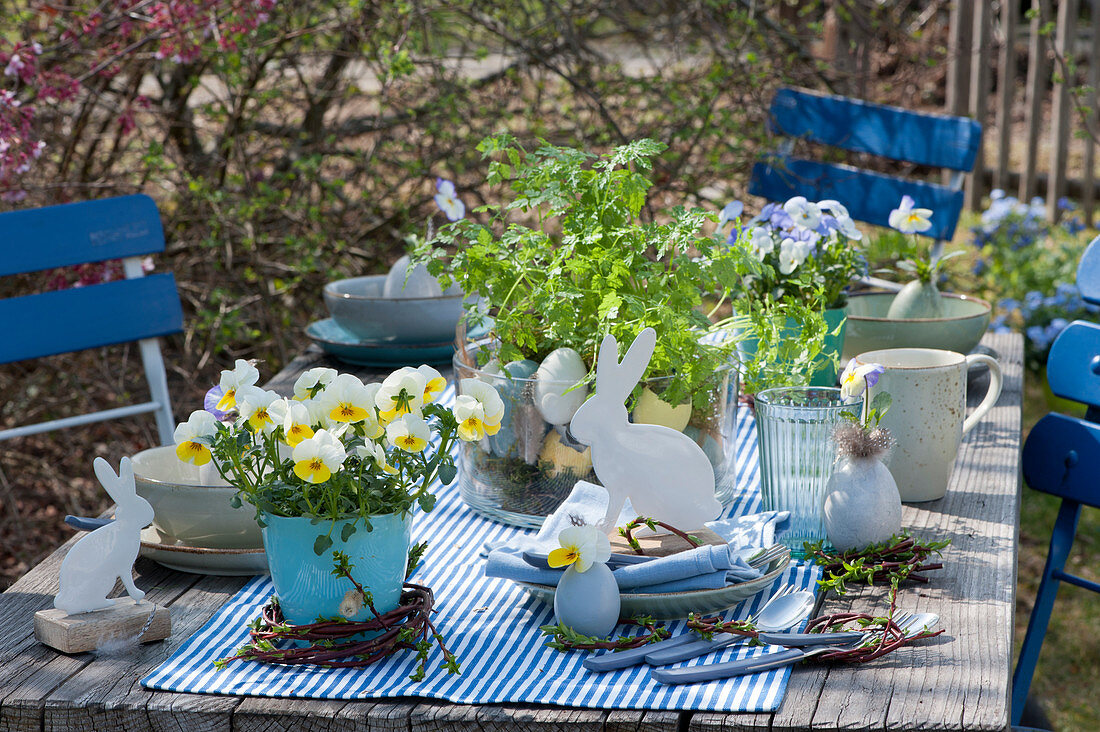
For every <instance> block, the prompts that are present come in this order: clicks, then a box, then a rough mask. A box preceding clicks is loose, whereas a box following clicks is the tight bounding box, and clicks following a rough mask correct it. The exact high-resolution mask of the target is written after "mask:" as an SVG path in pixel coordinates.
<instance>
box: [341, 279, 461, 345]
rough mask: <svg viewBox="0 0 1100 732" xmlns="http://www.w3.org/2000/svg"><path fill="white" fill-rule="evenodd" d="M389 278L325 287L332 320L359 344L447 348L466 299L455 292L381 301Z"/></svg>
mask: <svg viewBox="0 0 1100 732" xmlns="http://www.w3.org/2000/svg"><path fill="white" fill-rule="evenodd" d="M385 284H386V275H371V276H368V277H353V278H351V279H347V280H337V281H335V282H330V283H328V284H327V285H325V289H324V292H323V293H322V294H323V296H324V300H325V305H326V306H327V307H328V310H329V313H331V314H332V319H333V320H334V321H336V324H337V325H339V326H340V327H341V328H343V329H344V330H346V331H347V332H348V333H351V334H352V335H353V336H354V337H355V338H356V339H358V341H359V342H360V343H369V344H374V345H380V346H381V345H385V346H395V345H401V346H407V345H420V344H426V343H430V344H438V343H449V342H451V341H454V339H455V326H456V325H458V319H459V318H460V317H462V313H463V312H464V309H463V305H462V301H463V299H464V296H463V294H462V291H461V290H459V289H458V288H457V287H452V288H451V289H449V290H447V292H445V293H444V294H443V296H442V297H408V298H388V297H383V296H382V288H383V287H384V286H385Z"/></svg>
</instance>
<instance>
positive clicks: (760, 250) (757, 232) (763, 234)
mask: <svg viewBox="0 0 1100 732" xmlns="http://www.w3.org/2000/svg"><path fill="white" fill-rule="evenodd" d="M749 249H751V250H752V253H753V255H754V256H755V257H756V259H757V260H758V261H761V262H763V261H764V257H766V256H768V255H769V254H771V253H772V252H773V251H775V240H774V239H772V235H771V232H770V231H768V230H767V229H765V228H764V227H763V226H754V227H752V230H751V231H750V232H749Z"/></svg>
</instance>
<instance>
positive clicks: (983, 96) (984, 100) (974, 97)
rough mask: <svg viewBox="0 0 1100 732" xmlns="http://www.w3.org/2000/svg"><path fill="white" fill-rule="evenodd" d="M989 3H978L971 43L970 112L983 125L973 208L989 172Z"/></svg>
mask: <svg viewBox="0 0 1100 732" xmlns="http://www.w3.org/2000/svg"><path fill="white" fill-rule="evenodd" d="M989 15H990V13H989V3H988V2H977V3H975V4H974V16H973V22H974V29H973V39H972V43H971V47H970V59H969V61H970V116H971V117H973V118H974V119H976V120H977V121H978V123H979V124H981V126H982V139H981V142H980V144H979V145H978V155H977V157H975V158H974V172H972V173H969V174H968V175H967V176H966V184H965V185H966V196H965V203H964V205H965V206H966V208H968V209H970V210H971V211H974V210H977V209H978V208H980V207H981V203H982V194H983V192H984V191H983V186H982V182H983V180H984V174H985V137H986V135H985V133H986V130H988V125H987V120H986V108H987V107H988V100H989V81H990V78H991V77H990V73H989V56H990V55H989V54H987V47H988V46H989V36H990V27H989V24H990V17H989Z"/></svg>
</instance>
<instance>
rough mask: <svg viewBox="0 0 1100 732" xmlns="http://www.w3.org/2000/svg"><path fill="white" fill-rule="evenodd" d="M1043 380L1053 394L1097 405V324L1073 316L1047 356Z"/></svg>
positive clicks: (1099, 345)
mask: <svg viewBox="0 0 1100 732" xmlns="http://www.w3.org/2000/svg"><path fill="white" fill-rule="evenodd" d="M1047 383H1048V384H1050V390H1051V391H1052V392H1053V393H1054V395H1055V396H1059V397H1062V398H1063V399H1070V400H1072V401H1075V402H1081V403H1082V404H1087V405H1089V406H1092V407H1096V406H1100V325H1096V324H1095V323H1089V322H1087V321H1084V320H1075V321H1073V322H1072V323H1070V324H1069V325H1067V326H1066V327H1065V328H1064V329H1063V330H1062V332H1061V333H1059V334H1058V337H1057V338H1055V339H1054V344H1053V345H1051V347H1050V354H1049V355H1048V356H1047Z"/></svg>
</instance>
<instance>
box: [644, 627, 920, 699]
mask: <svg viewBox="0 0 1100 732" xmlns="http://www.w3.org/2000/svg"><path fill="white" fill-rule="evenodd" d="M904 616H905V617H904V619H903V621H902V622H898V627H899V628H901V632H902V634H904V635H907V636H908V635H911V634H913V635H915V633H911V632H910V631H914V630H918V628H919V630H923V629H924V628H926V627H928V626H930V625H935V624H936V623H938V622H939V617H938V616H936V615H932V614H930V613H919V614H917V615H912V614H910V613H904ZM895 622H897V620H896V618H895ZM877 632H878V631H874V630H872V631H866V632H862V633H854V634H853V636H852V640H851V641H849V642H847V643H837V644H830V645H823V646H813V647H811V648H809V649H806V648H789V649H787V650H785V651H780V652H778V653H769V654H768V655H766V656H756V657H754V658H744V659H741V660H739V661H727V662H725V663H708V664H703V665H701V666H686V667H682V668H655V669H653V670H652V671H650V676H651V677H652V678H653V680H654V681H657V682H659V683H662V684H690V683H695V682H699V681H713V680H715V679H725V678H729V677H731V676H741V675H744V674H754V673H759V672H761V671H769V670H771V669H773V668H781V667H783V666H789V665H791V664H793V663H797V662H798V661H801V660H803V659H806V658H810V657H812V656H819V655H821V654H824V653H834V652H840V651H850V650H853V649H855V648H859V647H860V646H861V645H863V644H864V643H867V642H868V641H869V640H870V639H871V636H873V635H874V634H875V633H877Z"/></svg>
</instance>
